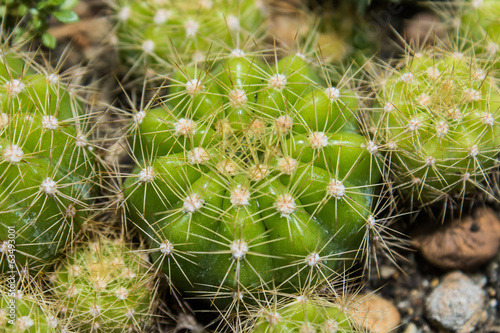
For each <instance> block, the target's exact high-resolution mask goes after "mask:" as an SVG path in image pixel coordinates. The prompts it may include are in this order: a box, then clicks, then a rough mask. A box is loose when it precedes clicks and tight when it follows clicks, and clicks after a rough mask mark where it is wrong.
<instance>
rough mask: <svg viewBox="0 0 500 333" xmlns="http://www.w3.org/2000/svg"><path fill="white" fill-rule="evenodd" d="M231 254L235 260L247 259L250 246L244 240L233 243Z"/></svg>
mask: <svg viewBox="0 0 500 333" xmlns="http://www.w3.org/2000/svg"><path fill="white" fill-rule="evenodd" d="M230 248H231V254H232V256H233V259H234V260H241V259H243V258H245V256H246V254H247V252H248V244H247V242H245V241H244V240H241V239H238V240H235V241H233V242H232V243H231V246H230Z"/></svg>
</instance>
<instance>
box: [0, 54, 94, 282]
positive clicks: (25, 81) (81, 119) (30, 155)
mask: <svg viewBox="0 0 500 333" xmlns="http://www.w3.org/2000/svg"><path fill="white" fill-rule="evenodd" d="M0 61H1V66H0V81H1V82H0V91H1V94H0V103H1V105H2V108H1V111H0V175H1V177H0V243H1V246H2V250H6V249H8V247H9V246H11V247H12V246H13V247H14V248H15V260H14V258H12V260H7V259H8V256H7V251H2V256H1V258H0V266H1V270H2V271H4V272H5V271H7V270H11V271H12V270H16V269H17V270H21V269H22V268H23V267H26V266H29V269H31V270H32V272H34V273H35V272H38V273H40V271H41V269H43V268H44V267H46V265H50V264H51V263H52V262H53V260H54V258H55V256H56V255H57V254H58V253H59V252H60V251H61V250H62V249H63V248H64V247H65V246H66V245H68V244H69V243H70V242H71V240H72V239H73V238H74V237H75V235H76V233H77V232H78V229H79V227H80V226H81V225H82V224H83V223H84V222H85V220H86V219H87V217H88V216H89V205H90V204H91V198H90V195H91V190H92V186H93V183H92V179H93V174H94V154H93V149H94V147H93V145H92V143H91V142H92V141H91V140H92V126H91V124H90V116H89V115H86V114H85V110H84V107H83V104H82V102H81V101H80V99H79V98H78V97H77V95H76V94H75V92H76V88H77V87H76V86H75V85H69V84H67V83H65V81H66V79H65V78H64V75H62V74H59V73H58V72H57V70H55V69H51V68H48V67H44V66H41V65H38V64H36V63H35V62H34V60H33V58H32V57H31V56H30V55H28V54H23V53H21V52H20V51H19V50H18V49H17V48H16V47H7V45H3V53H2V57H1V59H0ZM73 79H75V78H73Z"/></svg>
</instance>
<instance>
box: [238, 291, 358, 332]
mask: <svg viewBox="0 0 500 333" xmlns="http://www.w3.org/2000/svg"><path fill="white" fill-rule="evenodd" d="M344 311H345V310H343V309H342V307H341V305H340V304H335V303H334V302H331V301H329V300H328V299H327V298H326V297H325V298H322V297H319V296H312V297H308V296H305V295H299V296H296V297H295V299H293V298H291V297H290V298H289V299H288V300H287V301H286V302H283V301H281V302H279V303H276V304H271V306H267V307H263V308H262V309H259V310H258V311H257V314H255V317H256V318H254V319H253V321H254V323H252V325H251V326H253V328H251V329H249V330H248V332H252V333H264V332H265V333H278V332H297V333H298V332H300V333H303V332H324V333H347V332H349V333H353V332H362V331H361V330H357V329H355V328H354V327H353V325H352V323H351V320H350V318H349V315H348V314H346V313H345V312H344Z"/></svg>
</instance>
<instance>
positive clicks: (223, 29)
mask: <svg viewBox="0 0 500 333" xmlns="http://www.w3.org/2000/svg"><path fill="white" fill-rule="evenodd" d="M115 12H116V18H117V21H118V30H117V38H118V46H119V48H120V49H121V50H122V51H123V52H122V53H123V55H124V57H125V58H126V60H127V61H128V62H129V63H130V64H134V67H135V66H141V65H140V64H141V63H144V64H145V65H150V64H155V63H160V64H162V65H163V66H164V65H166V64H167V63H168V61H169V60H170V59H178V61H179V62H181V63H184V64H188V63H191V62H193V61H194V62H200V61H204V60H206V59H205V58H204V55H205V54H206V52H207V51H208V50H210V51H211V53H210V54H213V55H217V54H219V53H221V52H227V50H228V49H233V48H235V49H238V48H242V49H243V48H246V46H248V47H251V46H252V44H253V43H254V42H255V40H256V39H259V38H260V37H259V36H262V35H263V34H264V32H265V31H264V30H263V29H262V27H263V25H264V22H265V19H266V17H265V7H264V4H263V1H261V0H244V1H241V0H197V1H187V2H179V1H170V0H167V1H161V2H160V1H152V0H149V1H133V0H122V1H118V4H116V6H115ZM138 59H139V60H140V61H138Z"/></svg>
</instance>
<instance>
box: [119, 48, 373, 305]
mask: <svg viewBox="0 0 500 333" xmlns="http://www.w3.org/2000/svg"><path fill="white" fill-rule="evenodd" d="M196 71H197V72H196ZM191 75H194V76H191ZM318 81H319V79H318V77H317V75H316V74H314V70H313V67H312V66H311V65H310V64H309V63H308V62H306V61H305V60H303V59H302V58H300V57H298V56H290V57H285V58H283V59H281V60H280V61H279V62H278V63H277V64H276V65H272V66H266V65H264V64H263V63H262V62H261V60H260V59H258V58H257V57H254V56H252V57H245V56H244V57H238V58H232V59H229V60H227V61H222V62H221V63H220V66H218V67H217V68H215V69H214V70H213V71H211V72H207V71H203V70H200V69H196V70H194V71H192V70H181V71H179V72H178V73H176V74H174V75H173V78H172V83H171V85H170V86H169V94H168V95H167V96H166V97H164V98H163V99H162V101H163V107H160V108H152V109H150V110H141V111H140V112H137V113H136V114H135V116H134V119H135V120H136V122H135V124H134V125H133V128H134V129H135V131H136V133H135V135H133V136H131V138H130V143H131V146H132V147H133V149H134V151H135V156H136V159H137V160H138V166H137V167H136V168H135V169H134V171H133V172H132V176H130V177H129V178H128V179H127V181H126V182H125V184H124V187H125V191H124V192H125V193H124V195H125V198H126V199H127V206H128V210H129V218H130V220H131V221H132V222H133V224H134V225H136V226H137V227H138V228H139V229H140V230H142V231H143V233H144V234H145V235H146V236H147V238H149V241H150V243H151V246H152V248H153V249H154V250H155V251H154V252H153V258H154V261H155V262H157V263H159V264H160V265H161V266H162V267H163V271H164V272H165V273H167V274H168V275H169V277H170V278H171V280H172V282H173V284H174V286H176V287H177V288H179V289H180V290H190V291H205V292H207V291H211V292H215V293H219V292H221V293H226V292H227V291H228V290H229V293H228V294H225V296H228V295H229V297H231V296H234V295H242V294H244V293H245V292H246V290H249V289H251V288H253V287H257V286H264V285H267V284H269V283H275V284H276V285H284V284H287V283H297V282H298V281H302V282H304V283H318V281H320V280H321V281H322V280H323V279H325V278H327V277H328V276H331V275H332V274H334V272H335V270H336V269H338V268H339V267H340V266H341V265H342V262H343V260H344V259H346V258H350V260H352V259H354V258H355V257H356V256H357V251H358V250H359V249H360V244H361V242H362V240H363V239H364V237H365V230H366V228H367V227H366V226H367V223H368V221H371V220H372V218H373V217H372V216H371V204H372V196H373V185H374V184H376V183H377V182H378V181H379V178H380V173H379V171H378V168H377V166H376V163H375V159H373V158H372V154H373V153H375V151H376V147H371V146H370V144H369V143H368V142H366V140H365V139H364V138H363V137H362V136H361V135H360V134H358V133H357V131H356V128H357V126H356V112H357V108H358V105H357V99H356V95H355V93H354V92H353V91H351V90H349V89H337V88H335V87H329V88H325V87H322V85H321V82H318ZM168 106H170V107H168ZM368 147H371V148H374V150H375V151H374V150H373V149H372V150H371V151H370V149H368ZM234 292H235V294H234ZM238 297H239V296H238ZM218 298H219V299H218V300H220V299H222V298H223V297H222V296H221V297H218Z"/></svg>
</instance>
